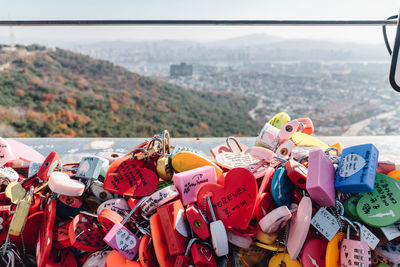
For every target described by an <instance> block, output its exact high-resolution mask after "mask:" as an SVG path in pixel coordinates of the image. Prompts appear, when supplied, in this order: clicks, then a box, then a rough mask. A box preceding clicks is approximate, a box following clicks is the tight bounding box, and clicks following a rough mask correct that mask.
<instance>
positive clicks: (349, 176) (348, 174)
mask: <svg viewBox="0 0 400 267" xmlns="http://www.w3.org/2000/svg"><path fill="white" fill-rule="evenodd" d="M378 156H379V152H378V149H376V147H375V146H374V145H372V144H365V145H358V146H352V147H347V148H345V149H343V151H342V155H341V158H340V163H339V167H338V171H337V173H336V180H335V187H336V189H337V190H339V191H340V192H342V193H352V194H354V193H364V192H371V191H372V190H373V189H374V183H375V176H376V169H377V167H378Z"/></svg>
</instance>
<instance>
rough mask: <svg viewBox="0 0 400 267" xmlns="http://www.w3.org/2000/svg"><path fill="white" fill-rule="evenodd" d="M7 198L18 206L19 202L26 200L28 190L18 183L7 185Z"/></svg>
mask: <svg viewBox="0 0 400 267" xmlns="http://www.w3.org/2000/svg"><path fill="white" fill-rule="evenodd" d="M5 194H6V197H7V198H9V199H10V201H11V203H13V204H18V202H19V201H20V200H22V199H24V197H25V195H26V190H25V189H24V188H23V187H22V185H21V184H20V183H18V182H11V183H9V184H8V185H7V187H6V190H5Z"/></svg>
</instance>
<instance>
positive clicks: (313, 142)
mask: <svg viewBox="0 0 400 267" xmlns="http://www.w3.org/2000/svg"><path fill="white" fill-rule="evenodd" d="M291 139H292V142H293V143H294V144H295V145H296V146H316V147H320V148H322V149H323V150H326V149H328V148H329V146H328V145H327V144H325V143H324V142H322V141H321V140H319V139H318V138H315V137H314V136H311V135H308V134H305V133H300V132H296V133H294V134H293V135H292V137H291Z"/></svg>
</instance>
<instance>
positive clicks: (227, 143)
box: [226, 136, 243, 152]
mask: <svg viewBox="0 0 400 267" xmlns="http://www.w3.org/2000/svg"><path fill="white" fill-rule="evenodd" d="M229 140H232V141H233V142H235V144H236V146H237V147H238V148H239V150H240V152H243V148H242V147H241V146H240V144H239V142H238V140H237V139H236V137H234V136H228V138H226V145H227V146H228V148H229V150H230V151H231V152H233V149H232V147H231V144H230V143H229Z"/></svg>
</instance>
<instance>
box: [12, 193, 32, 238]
mask: <svg viewBox="0 0 400 267" xmlns="http://www.w3.org/2000/svg"><path fill="white" fill-rule="evenodd" d="M32 197H33V186H31V190H30V192H28V193H27V194H26V197H25V199H23V200H20V201H19V202H18V205H17V208H16V209H15V213H14V215H13V217H12V219H11V222H10V227H9V229H8V234H10V235H13V236H19V235H20V234H21V232H22V230H23V229H24V226H25V223H26V219H27V218H28V214H29V209H30V207H31V199H32Z"/></svg>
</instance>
